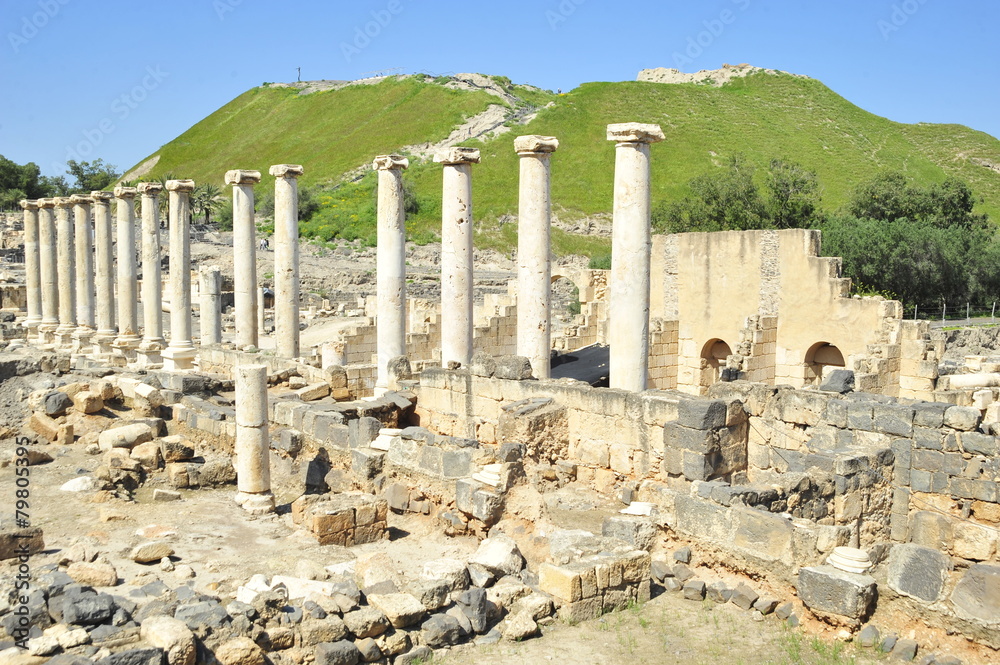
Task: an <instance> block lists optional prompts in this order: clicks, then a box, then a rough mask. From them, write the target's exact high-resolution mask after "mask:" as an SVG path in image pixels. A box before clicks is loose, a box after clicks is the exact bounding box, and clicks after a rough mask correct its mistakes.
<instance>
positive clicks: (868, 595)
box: [798, 565, 876, 621]
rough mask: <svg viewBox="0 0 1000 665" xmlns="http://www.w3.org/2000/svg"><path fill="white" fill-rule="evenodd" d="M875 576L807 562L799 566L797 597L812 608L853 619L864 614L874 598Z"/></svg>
mask: <svg viewBox="0 0 1000 665" xmlns="http://www.w3.org/2000/svg"><path fill="white" fill-rule="evenodd" d="M875 588H876V583H875V579H874V578H873V577H871V576H869V575H859V574H857V573H848V572H845V571H843V570H839V569H837V568H834V567H833V566H826V565H824V566H810V567H807V568H802V569H801V570H799V576H798V592H799V598H800V599H801V600H802V602H803V603H804V604H805V606H806V607H808V608H809V609H810V610H813V611H814V612H823V613H826V614H832V615H836V616H839V617H845V618H847V619H850V620H852V621H857V620H860V619H863V618H864V617H866V616H867V615H868V614H869V612H870V611H871V609H872V604H873V603H874V601H875Z"/></svg>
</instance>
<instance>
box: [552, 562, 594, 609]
mask: <svg viewBox="0 0 1000 665" xmlns="http://www.w3.org/2000/svg"><path fill="white" fill-rule="evenodd" d="M580 577H581V576H580V572H579V571H577V570H575V569H573V568H571V567H569V566H556V565H553V564H551V563H543V564H542V565H541V566H539V568H538V588H539V590H541V591H542V592H544V593H547V594H550V595H552V596H555V597H556V598H559V599H561V600H563V601H566V602H576V601H579V600H580V599H581V598H583V590H582V585H581V579H580ZM595 585H596V578H595Z"/></svg>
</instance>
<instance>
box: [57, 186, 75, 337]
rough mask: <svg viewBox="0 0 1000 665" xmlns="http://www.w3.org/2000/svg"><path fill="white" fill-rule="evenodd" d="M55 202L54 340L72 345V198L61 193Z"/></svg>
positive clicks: (73, 263) (73, 259) (73, 260)
mask: <svg viewBox="0 0 1000 665" xmlns="http://www.w3.org/2000/svg"><path fill="white" fill-rule="evenodd" d="M55 202H56V231H57V234H58V236H59V237H58V243H59V246H58V248H57V262H56V266H57V269H58V271H59V277H58V284H59V327H58V328H56V331H55V335H56V339H55V341H56V344H57V345H58V346H59V348H62V349H71V348H72V347H73V332H74V331H75V330H76V255H75V254H74V252H73V215H72V207H73V202H72V201H71V200H70V198H69V197H68V196H60V197H57V198H56V199H55Z"/></svg>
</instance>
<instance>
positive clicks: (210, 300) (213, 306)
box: [198, 266, 222, 346]
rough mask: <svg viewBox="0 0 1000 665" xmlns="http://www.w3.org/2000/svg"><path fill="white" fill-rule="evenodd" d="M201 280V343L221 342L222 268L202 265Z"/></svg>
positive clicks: (206, 344) (199, 274)
mask: <svg viewBox="0 0 1000 665" xmlns="http://www.w3.org/2000/svg"><path fill="white" fill-rule="evenodd" d="M198 277H199V279H200V280H201V303H200V310H201V345H202V346H208V345H210V344H221V343H222V270H220V269H219V266H202V267H201V268H200V270H199V271H198Z"/></svg>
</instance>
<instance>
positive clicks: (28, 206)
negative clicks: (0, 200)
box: [18, 199, 38, 210]
mask: <svg viewBox="0 0 1000 665" xmlns="http://www.w3.org/2000/svg"><path fill="white" fill-rule="evenodd" d="M18 204H19V205H20V206H21V208H22V209H24V210H38V201H36V200H35V199H21V200H20V201H18Z"/></svg>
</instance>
